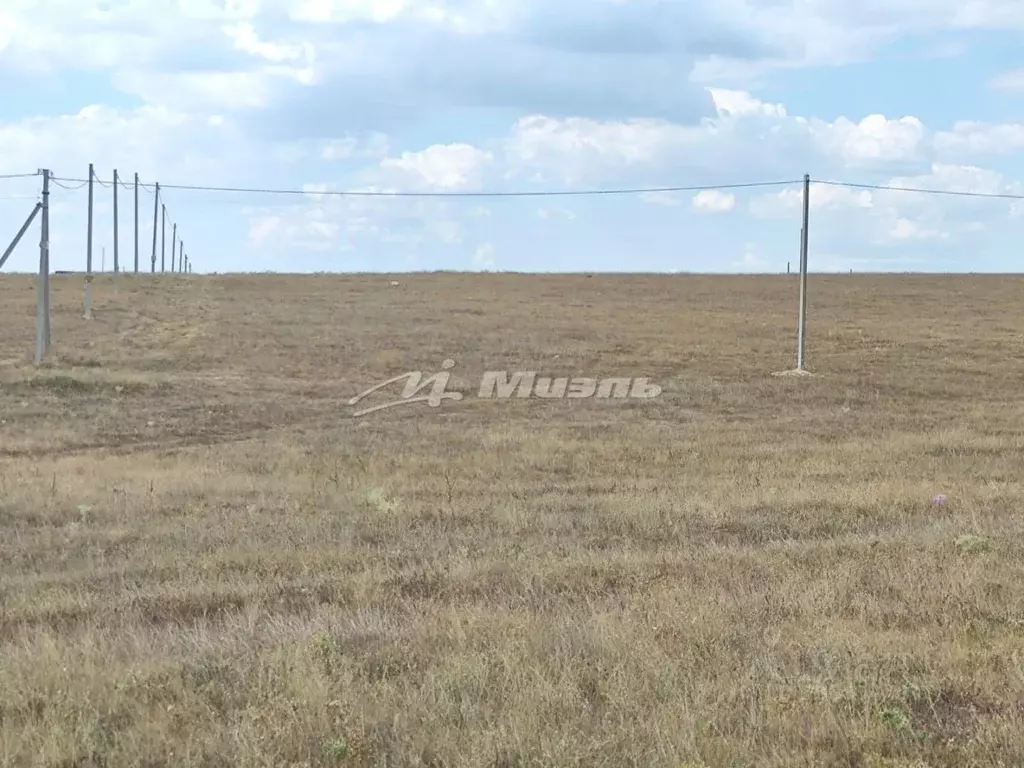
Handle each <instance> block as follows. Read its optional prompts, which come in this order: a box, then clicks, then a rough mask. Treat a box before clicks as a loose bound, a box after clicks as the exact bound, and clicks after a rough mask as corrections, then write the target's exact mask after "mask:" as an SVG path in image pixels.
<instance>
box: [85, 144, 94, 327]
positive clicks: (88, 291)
mask: <svg viewBox="0 0 1024 768" xmlns="http://www.w3.org/2000/svg"><path fill="white" fill-rule="evenodd" d="M94 176H95V171H93V167H92V163H89V225H88V230H89V234H88V239H87V240H86V246H85V307H84V309H85V319H86V320H89V319H91V318H92V210H93V207H92V200H93V195H92V181H93V177H94Z"/></svg>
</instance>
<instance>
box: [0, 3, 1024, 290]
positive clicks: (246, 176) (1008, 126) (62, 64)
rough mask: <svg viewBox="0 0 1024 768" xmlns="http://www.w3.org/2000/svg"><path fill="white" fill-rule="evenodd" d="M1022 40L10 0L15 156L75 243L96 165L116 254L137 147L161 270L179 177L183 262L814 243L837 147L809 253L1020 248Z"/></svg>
mask: <svg viewBox="0 0 1024 768" xmlns="http://www.w3.org/2000/svg"><path fill="white" fill-rule="evenodd" d="M1022 43H1024V3H1022V2H1020V0H559V1H558V2H550V1H548V2H542V1H541V0H4V2H3V4H2V6H0V176H2V175H12V174H22V173H25V174H35V173H36V171H37V170H38V169H41V168H47V169H49V170H51V171H52V173H53V174H54V176H55V181H54V182H53V184H52V189H51V195H50V204H51V205H50V229H51V265H52V267H53V268H54V269H56V270H84V268H85V265H86V252H87V232H88V222H87V211H88V187H87V186H83V185H82V183H81V182H82V181H84V180H85V179H86V178H87V176H88V169H89V164H90V163H93V164H94V167H95V173H96V176H97V181H96V182H95V184H94V188H93V194H94V217H93V259H94V269H96V270H99V269H101V268H105V269H107V270H108V271H109V270H111V269H112V268H113V251H114V240H115V236H114V235H115V231H114V220H113V196H114V190H113V185H112V178H113V174H114V172H115V170H116V171H117V173H118V174H119V178H120V179H121V180H122V182H123V185H122V186H121V187H120V188H119V190H118V233H117V235H118V236H117V241H118V247H119V260H120V262H121V267H122V268H127V269H129V270H131V269H133V268H134V263H133V262H134V220H135V215H134V194H133V182H134V175H135V174H136V173H137V174H138V175H139V178H140V184H141V189H140V192H139V251H140V256H139V258H140V267H141V269H143V270H148V269H150V267H151V262H150V260H151V256H152V243H153V231H152V227H153V211H154V197H153V186H152V185H153V183H154V182H160V183H161V184H162V185H164V188H163V189H162V190H161V199H160V203H161V204H162V205H163V206H165V208H166V220H165V224H164V225H162V226H158V233H157V234H158V237H157V262H158V263H157V267H158V269H159V263H160V260H161V254H160V252H161V250H163V254H164V255H163V258H164V260H165V262H166V263H169V261H170V256H171V252H172V250H176V249H177V248H178V246H177V239H176V238H175V233H177V236H178V238H180V240H181V242H182V243H183V247H184V252H185V254H186V255H188V257H189V260H190V261H191V263H192V265H193V269H194V270H195V271H196V272H221V273H223V272H264V271H273V272H368V271H369V272H404V271H419V270H471V271H476V270H496V271H528V272H539V271H555V272H563V271H564V272H576V271H593V272H598V271H602V272H604V271H607V272H623V271H626V272H776V273H778V272H785V271H786V269H787V265H790V264H791V265H792V267H791V268H792V269H793V270H794V271H795V270H796V268H797V263H798V259H799V247H800V225H801V208H802V179H803V177H804V174H809V175H810V177H811V178H812V179H813V180H814V181H813V183H812V185H811V189H810V227H809V238H808V248H809V262H808V263H809V269H810V270H811V271H821V272H835V271H842V272H847V271H850V270H853V271H855V272H867V271H869V272H971V271H973V272H1015V271H1018V270H1019V269H1020V268H1021V266H1022V265H1024V249H1022V242H1024V199H1013V198H1012V196H1013V195H1020V196H1021V197H1022V198H1024V183H1022V180H1024V45H1022ZM776 182H778V184H775V185H773V184H774V183H776ZM823 182H839V183H840V184H826V183H823ZM747 184H750V185H755V184H756V185H759V186H735V185H747ZM842 184H853V185H866V186H843V185H842ZM878 186H881V187H900V188H913V189H926V190H937V191H945V192H968V193H974V196H965V195H950V194H928V193H923V192H909V191H899V190H892V189H873V188H871V187H878ZM41 187H42V184H41V177H39V176H35V175H30V176H28V177H26V178H14V179H0V248H5V247H6V245H7V243H8V242H9V241H10V239H11V238H13V236H14V235H15V233H16V232H17V231H18V229H19V227H20V226H21V224H22V223H23V221H24V219H25V217H26V216H27V215H28V214H29V213H30V212H31V211H32V209H33V206H34V205H35V202H36V201H37V200H39V199H40V191H41ZM183 187H218V188H231V189H243V190H253V189H260V190H266V191H263V192H253V191H216V190H208V189H187V188H183ZM665 188H671V189H677V188H684V189H683V190H681V191H673V192H664V191H654V192H651V191H647V192H643V191H637V190H652V189H653V190H662V189H665ZM623 190H625V192H623ZM595 191H599V192H605V193H607V192H611V194H598V195H576V194H571V195H564V194H546V195H537V196H525V195H517V196H505V197H503V196H493V195H491V196H487V195H482V196H481V195H473V194H470V193H502V192H514V193H523V192H530V193H554V192H557V193H564V192H573V193H580V192H595ZM616 191H618V192H616ZM342 192H348V193H363V194H356V195H351V194H349V195H345V194H338V193H342ZM365 193H371V194H365ZM381 193H385V194H381ZM992 195H1006V196H1008V197H1003V198H1000V197H994V196H992ZM160 218H162V217H160ZM175 227H176V229H175ZM38 242H39V236H38V226H35V227H34V228H33V229H32V230H31V234H28V235H26V236H25V238H24V239H23V240H22V241H21V243H20V244H19V246H18V247H17V249H16V250H15V252H14V253H13V255H12V256H11V257H10V260H9V261H8V262H7V264H6V265H5V266H4V271H5V272H12V271H20V272H31V271H34V270H35V269H37V266H38ZM161 243H162V244H163V245H162V246H161Z"/></svg>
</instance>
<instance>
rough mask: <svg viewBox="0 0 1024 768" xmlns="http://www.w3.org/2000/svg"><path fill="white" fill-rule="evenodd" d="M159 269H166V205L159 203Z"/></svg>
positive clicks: (164, 270) (163, 270) (162, 270)
mask: <svg viewBox="0 0 1024 768" xmlns="http://www.w3.org/2000/svg"><path fill="white" fill-rule="evenodd" d="M160 271H161V272H166V271H167V206H166V205H164V204H163V203H161V204H160Z"/></svg>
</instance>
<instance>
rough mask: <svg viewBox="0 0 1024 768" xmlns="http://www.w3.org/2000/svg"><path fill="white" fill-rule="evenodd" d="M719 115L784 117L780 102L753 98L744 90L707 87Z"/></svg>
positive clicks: (784, 111) (784, 112)
mask: <svg viewBox="0 0 1024 768" xmlns="http://www.w3.org/2000/svg"><path fill="white" fill-rule="evenodd" d="M708 91H709V93H710V94H711V99H712V100H713V101H714V104H715V110H716V111H717V112H718V115H719V117H751V116H754V115H757V116H763V117H785V116H786V108H785V107H784V106H783V105H782V104H768V103H766V102H763V101H761V100H759V99H756V98H754V97H753V96H751V95H750V94H749V93H747V92H746V91H731V90H726V89H725V88H708Z"/></svg>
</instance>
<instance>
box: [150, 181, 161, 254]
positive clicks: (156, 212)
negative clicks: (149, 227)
mask: <svg viewBox="0 0 1024 768" xmlns="http://www.w3.org/2000/svg"><path fill="white" fill-rule="evenodd" d="M159 213H160V182H159V181H158V182H156V192H155V193H154V194H153V254H152V261H151V262H150V272H151V273H152V274H156V217H157V216H158V215H159Z"/></svg>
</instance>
